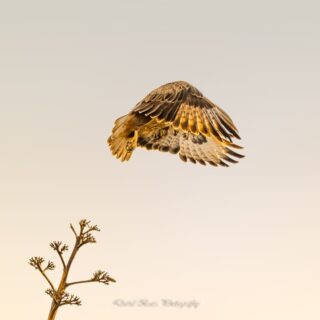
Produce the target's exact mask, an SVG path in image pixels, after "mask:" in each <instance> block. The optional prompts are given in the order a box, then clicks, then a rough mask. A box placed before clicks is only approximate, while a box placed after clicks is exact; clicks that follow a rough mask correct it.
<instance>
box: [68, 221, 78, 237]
mask: <svg viewBox="0 0 320 320" xmlns="http://www.w3.org/2000/svg"><path fill="white" fill-rule="evenodd" d="M70 228H71V230H72V232H73V234H74V235H75V237H76V239H78V235H77V233H76V230H75V229H74V227H73V225H72V224H71V223H70Z"/></svg>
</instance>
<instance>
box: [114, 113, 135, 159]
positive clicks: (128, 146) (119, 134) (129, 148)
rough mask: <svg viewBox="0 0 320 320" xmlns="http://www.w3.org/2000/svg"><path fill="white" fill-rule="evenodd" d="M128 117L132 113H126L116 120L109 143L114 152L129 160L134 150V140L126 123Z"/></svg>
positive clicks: (116, 155)
mask: <svg viewBox="0 0 320 320" xmlns="http://www.w3.org/2000/svg"><path fill="white" fill-rule="evenodd" d="M128 117H130V115H125V116H123V117H120V118H118V119H117V120H116V121H115V126H114V128H113V129H112V134H111V136H110V137H109V138H108V144H109V146H110V149H111V152H112V154H113V155H114V156H115V157H116V158H118V159H120V160H121V161H128V160H129V159H130V158H131V155H132V152H133V150H134V147H133V145H134V143H133V142H134V141H133V139H132V138H131V137H128V132H127V131H128V130H127V126H126V125H125V123H126V121H127V120H128Z"/></svg>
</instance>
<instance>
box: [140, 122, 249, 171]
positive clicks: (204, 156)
mask: <svg viewBox="0 0 320 320" xmlns="http://www.w3.org/2000/svg"><path fill="white" fill-rule="evenodd" d="M138 146H141V147H145V148H147V149H149V150H160V151H165V152H167V151H168V152H171V153H178V152H179V156H180V158H181V159H182V160H183V161H188V160H189V161H191V162H193V163H196V162H199V163H201V164H203V165H205V164H206V163H209V164H211V165H213V166H218V165H220V166H224V167H228V164H227V163H226V162H225V161H227V162H230V163H236V162H237V161H236V160H235V159H234V158H242V157H243V155H241V154H238V153H236V152H234V151H232V150H231V149H230V148H229V147H228V146H227V145H226V144H224V143H222V142H220V141H219V140H217V139H215V138H214V137H206V136H204V135H203V134H194V133H191V132H189V133H186V132H183V131H182V130H176V129H174V128H173V127H172V126H169V127H162V128H159V129H158V130H153V131H149V132H147V131H145V132H144V133H143V134H142V135H140V136H139V138H138ZM233 146H234V145H233ZM232 157H234V158H232Z"/></svg>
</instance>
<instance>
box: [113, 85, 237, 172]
mask: <svg viewBox="0 0 320 320" xmlns="http://www.w3.org/2000/svg"><path fill="white" fill-rule="evenodd" d="M233 138H237V139H240V136H239V134H238V130H237V128H236V126H235V125H234V123H233V122H232V120H231V118H230V117H229V116H228V115H227V114H226V112H224V111H223V110H222V109H221V108H219V107H218V106H217V105H215V104H214V103H212V102H211V101H210V100H209V99H207V98H206V97H204V96H203V94H202V93H201V92H200V91H199V90H198V89H196V88H195V87H193V86H192V85H191V84H189V83H187V82H185V81H177V82H171V83H168V84H165V85H163V86H161V87H159V88H157V89H155V90H153V91H151V92H150V93H149V94H148V95H147V96H146V97H145V98H144V99H143V100H141V101H140V102H138V104H137V105H136V106H135V107H134V109H133V110H132V111H131V112H130V113H128V114H127V115H125V116H123V117H120V118H119V119H117V120H116V121H115V126H114V128H113V130H112V134H111V136H110V137H109V138H108V144H109V146H110V149H111V151H112V154H113V155H115V156H116V157H117V158H119V159H121V161H127V160H129V159H130V157H131V155H132V152H133V151H134V149H135V148H136V147H145V148H147V149H148V150H160V151H168V152H170V153H173V154H177V153H179V156H180V158H181V160H183V161H187V160H189V161H191V162H193V163H196V162H199V163H201V164H203V165H205V164H206V163H209V164H211V165H213V166H218V165H220V166H224V167H228V164H227V162H229V163H236V162H237V161H236V160H235V159H234V158H242V157H243V155H241V154H239V153H237V152H235V151H233V150H232V149H241V148H242V147H240V146H238V145H236V144H234V143H233V142H232V139H233Z"/></svg>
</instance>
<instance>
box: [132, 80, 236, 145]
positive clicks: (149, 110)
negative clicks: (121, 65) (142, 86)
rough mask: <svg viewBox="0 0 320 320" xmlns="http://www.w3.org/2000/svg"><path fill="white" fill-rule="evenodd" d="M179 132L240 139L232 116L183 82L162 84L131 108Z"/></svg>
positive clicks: (216, 137)
mask: <svg viewBox="0 0 320 320" xmlns="http://www.w3.org/2000/svg"><path fill="white" fill-rule="evenodd" d="M132 112H134V113H138V114H142V115H145V116H147V117H150V118H152V119H155V120H157V122H159V123H166V124H170V125H172V127H173V128H174V129H176V130H178V131H180V130H181V131H183V132H185V133H192V134H194V135H203V136H205V137H214V138H215V139H217V140H218V141H220V142H227V141H229V142H230V143H231V142H232V138H233V137H236V138H238V139H240V137H239V134H238V130H237V128H236V126H235V125H234V123H233V121H232V120H231V118H230V117H229V116H228V115H227V113H226V112H224V111H223V110H222V109H221V108H219V107H218V106H217V105H215V104H214V103H212V102H211V101H210V100H209V99H207V98H206V97H204V96H203V95H202V93H201V92H200V91H199V90H197V89H196V88H195V87H193V86H192V85H190V84H189V83H187V82H184V81H178V82H173V83H168V84H166V85H163V86H161V87H159V88H157V89H155V90H153V91H152V92H151V93H150V94H148V95H147V96H146V97H145V98H144V99H143V100H142V101H140V102H139V103H138V104H137V105H136V107H135V108H134V109H133V110H132Z"/></svg>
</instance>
